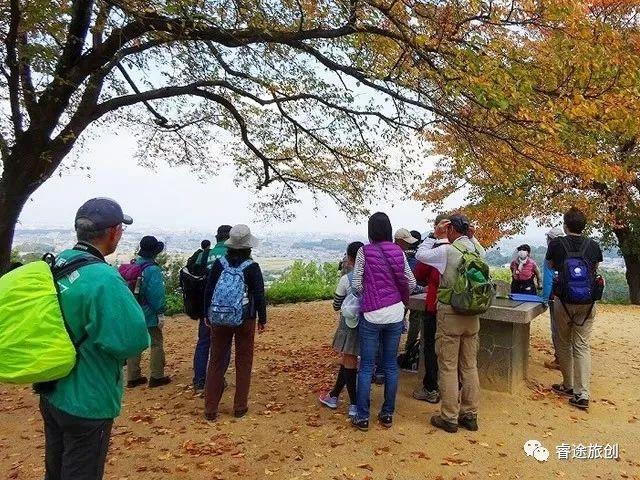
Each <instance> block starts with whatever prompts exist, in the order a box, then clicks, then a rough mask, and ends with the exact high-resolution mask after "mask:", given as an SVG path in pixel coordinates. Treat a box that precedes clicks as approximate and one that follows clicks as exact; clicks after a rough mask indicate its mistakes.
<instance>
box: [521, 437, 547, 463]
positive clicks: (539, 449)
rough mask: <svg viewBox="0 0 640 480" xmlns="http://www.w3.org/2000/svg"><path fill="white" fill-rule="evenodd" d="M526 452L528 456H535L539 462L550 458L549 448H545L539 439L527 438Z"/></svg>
mask: <svg viewBox="0 0 640 480" xmlns="http://www.w3.org/2000/svg"><path fill="white" fill-rule="evenodd" d="M524 453H526V454H527V457H533V458H535V459H536V460H537V461H539V462H546V461H547V460H549V450H547V449H546V448H544V447H543V446H542V443H540V442H539V441H538V440H527V441H526V442H525V444H524Z"/></svg>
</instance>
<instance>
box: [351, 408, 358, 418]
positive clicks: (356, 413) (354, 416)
mask: <svg viewBox="0 0 640 480" xmlns="http://www.w3.org/2000/svg"><path fill="white" fill-rule="evenodd" d="M357 416H358V406H357V405H349V418H356V417H357Z"/></svg>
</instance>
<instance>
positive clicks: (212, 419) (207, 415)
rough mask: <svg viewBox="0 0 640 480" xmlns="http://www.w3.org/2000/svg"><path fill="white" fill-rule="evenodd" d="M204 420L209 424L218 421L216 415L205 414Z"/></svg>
mask: <svg viewBox="0 0 640 480" xmlns="http://www.w3.org/2000/svg"><path fill="white" fill-rule="evenodd" d="M204 418H206V419H207V420H209V421H210V422H215V421H216V420H217V419H218V413H217V412H216V413H205V414H204Z"/></svg>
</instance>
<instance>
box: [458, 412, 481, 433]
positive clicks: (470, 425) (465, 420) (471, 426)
mask: <svg viewBox="0 0 640 480" xmlns="http://www.w3.org/2000/svg"><path fill="white" fill-rule="evenodd" d="M458 425H459V426H461V427H462V428H465V429H467V430H469V431H470V432H477V431H478V417H477V416H475V415H463V416H461V417H460V418H458Z"/></svg>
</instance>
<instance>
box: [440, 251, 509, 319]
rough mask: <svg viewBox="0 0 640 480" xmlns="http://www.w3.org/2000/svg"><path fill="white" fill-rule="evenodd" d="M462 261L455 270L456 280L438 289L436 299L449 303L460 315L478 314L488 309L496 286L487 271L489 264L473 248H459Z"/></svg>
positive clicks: (494, 294)
mask: <svg viewBox="0 0 640 480" xmlns="http://www.w3.org/2000/svg"><path fill="white" fill-rule="evenodd" d="M451 246H452V247H453V248H455V249H457V250H458V251H459V252H460V253H462V261H461V262H460V265H459V267H458V270H457V272H456V280H455V282H454V284H453V287H451V288H441V289H440V290H438V300H439V301H440V302H442V303H444V304H447V305H451V307H452V308H453V310H454V311H455V312H456V313H458V314H460V315H478V314H481V313H484V312H486V311H487V310H489V307H490V306H491V303H492V302H493V299H494V298H495V296H496V288H495V285H494V283H493V280H492V279H491V275H490V273H489V265H488V264H487V262H486V261H485V260H484V259H483V258H482V257H481V256H480V254H479V253H478V252H477V251H476V250H475V249H474V250H473V251H470V250H467V249H466V248H464V247H463V248H459V247H458V246H457V245H456V244H455V242H454V243H453V244H452V245H451Z"/></svg>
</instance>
